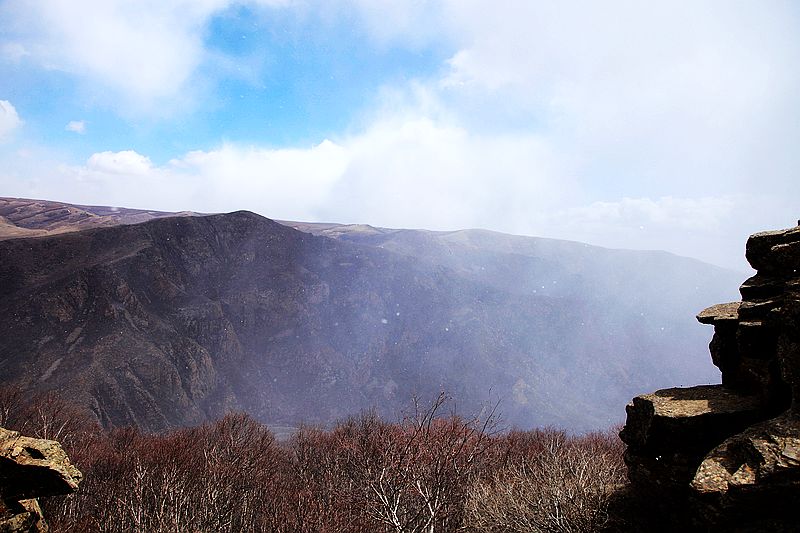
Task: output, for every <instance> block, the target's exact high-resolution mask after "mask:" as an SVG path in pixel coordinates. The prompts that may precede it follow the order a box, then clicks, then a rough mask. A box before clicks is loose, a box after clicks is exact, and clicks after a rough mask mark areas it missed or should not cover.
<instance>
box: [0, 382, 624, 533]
mask: <svg viewBox="0 0 800 533" xmlns="http://www.w3.org/2000/svg"><path fill="white" fill-rule="evenodd" d="M445 404H446V402H445V398H444V396H440V397H439V398H437V399H436V400H435V401H434V402H433V403H432V404H431V405H427V406H424V407H421V406H419V405H415V406H414V409H413V410H412V412H411V413H410V414H409V415H408V416H406V417H404V418H403V419H402V420H401V421H399V422H396V423H389V422H386V421H383V420H381V419H379V418H378V417H377V416H375V415H374V414H371V413H366V414H362V415H360V416H358V417H354V418H350V419H347V420H345V421H342V422H340V423H339V424H337V425H336V426H335V427H334V428H333V429H331V430H322V429H317V428H313V427H305V428H301V429H300V430H299V431H298V432H297V433H296V434H295V435H294V436H293V437H292V438H291V439H289V440H288V441H287V442H277V441H276V440H275V438H274V436H273V435H272V433H271V432H270V431H269V430H268V429H267V428H266V427H265V426H264V425H262V424H260V423H259V422H257V421H256V420H254V419H253V418H251V417H249V416H247V415H244V414H231V415H228V416H226V417H224V418H223V419H221V420H219V421H217V422H214V423H209V424H205V425H202V426H199V427H194V428H187V429H179V430H175V431H172V432H170V433H167V434H163V435H152V434H145V433H142V432H140V431H139V430H137V429H135V428H123V429H114V430H111V431H102V430H101V429H100V428H99V427H97V426H96V425H95V424H94V423H92V422H91V418H89V417H88V416H86V415H85V414H83V413H81V412H80V411H79V410H77V409H75V408H74V407H71V406H70V405H69V404H67V403H66V402H64V401H63V400H61V399H59V398H58V397H57V396H55V395H44V396H38V397H35V398H30V399H27V400H26V397H25V396H23V395H22V394H21V393H20V391H18V390H15V389H10V388H5V389H0V426H4V427H8V428H12V429H17V430H20V431H22V432H24V433H26V434H28V435H31V436H36V437H40V438H51V439H57V440H60V441H61V442H62V444H63V445H64V447H65V448H66V450H67V452H68V453H69V454H70V457H71V458H72V460H73V462H74V463H75V464H76V465H77V466H78V467H79V468H80V470H81V471H82V472H83V473H84V475H85V479H84V481H83V483H82V484H81V487H80V490H79V491H78V492H77V493H76V494H73V495H71V496H67V497H61V498H51V499H49V500H47V501H44V502H42V503H43V505H44V508H45V514H46V516H47V519H48V522H49V523H50V526H51V530H52V531H54V532H109V533H111V532H115V533H116V532H120V533H122V532H126V533H127V532H131V531H136V532H170V533H172V532H174V533H179V532H180V533H191V532H209V533H210V532H251V531H252V532H275V533H283V532H285V533H289V532H291V533H311V532H319V533H325V532H330V533H333V532H337V533H347V532H351V533H367V532H393V533H412V532H413V533H435V532H436V533H438V532H455V531H466V532H489V533H500V532H504V533H506V532H520V533H521V532H525V533H531V532H592V531H610V530H621V529H625V528H624V527H623V526H624V524H623V521H622V520H621V517H620V516H617V515H616V514H615V511H613V508H612V505H613V504H614V501H615V498H616V497H617V496H616V495H617V494H619V489H620V487H623V486H624V483H625V480H624V466H623V464H622V459H621V456H622V445H621V443H620V442H619V439H618V438H617V437H616V434H615V433H613V432H607V433H592V434H588V435H583V436H569V435H567V434H566V433H565V432H563V431H559V430H555V429H540V430H533V431H510V432H504V433H502V434H500V433H498V434H495V433H494V427H493V425H492V417H491V416H489V417H487V418H486V419H485V420H483V421H480V420H477V419H475V420H466V419H463V418H460V417H458V416H455V415H452V414H447V413H446V412H445V407H446V405H445Z"/></svg>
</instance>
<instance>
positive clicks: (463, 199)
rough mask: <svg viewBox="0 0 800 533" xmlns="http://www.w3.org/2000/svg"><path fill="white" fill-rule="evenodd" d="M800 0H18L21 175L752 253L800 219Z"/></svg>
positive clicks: (18, 180)
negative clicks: (753, 239)
mask: <svg viewBox="0 0 800 533" xmlns="http://www.w3.org/2000/svg"><path fill="white" fill-rule="evenodd" d="M796 6H797V4H795V3H794V2H788V1H786V2H780V1H772V0H771V1H765V2H758V3H756V2H746V1H738V2H737V1H691V2H690V1H685V2H683V1H671V2H652V3H642V2H633V1H612V2H604V3H602V4H600V3H595V2H558V3H552V2H544V1H542V2H535V1H531V2H519V1H511V0H509V1H496V2H479V1H473V0H458V1H457V0H441V1H425V0H415V1H410V0H409V1H399V0H373V1H367V0H329V1H326V2H322V1H317V0H249V1H248V0H241V1H231V0H194V1H189V0H169V1H168V0H161V1H155V0H152V1H150V0H142V1H140V2H125V1H122V0H105V1H103V2H98V1H88V0H71V1H64V0H49V1H45V0H0V195H2V196H21V197H33V198H44V199H52V200H62V201H68V202H76V203H92V204H102V205H121V206H128V207H142V208H151V209H163V210H186V209H188V210H196V211H205V212H218V211H229V210H236V209H251V210H253V211H256V212H259V213H261V214H263V215H265V216H269V217H273V218H283V219H301V220H320V221H321V220H325V221H339V222H359V223H370V224H374V225H383V226H390V227H423V228H429V229H456V228H464V227H483V228H489V229H495V230H499V231H506V232H513V233H520V234H527V235H539V236H548V237H556V238H567V239H574V240H581V241H585V242H591V243H594V244H599V245H604V246H611V247H620V248H649V249H666V250H669V251H672V252H675V253H678V254H681V255H688V256H692V257H697V258H700V259H703V260H706V261H710V262H714V263H717V264H721V265H724V266H729V267H732V268H737V269H740V270H742V269H744V268H745V263H744V261H743V258H742V255H743V249H744V240H745V238H746V236H747V235H748V234H749V233H752V232H755V231H758V230H762V229H769V228H776V227H786V226H789V225H792V224H793V223H795V222H796V221H797V219H798V218H799V217H800V185H798V184H799V183H800V179H798V178H799V176H798V171H799V170H800V150H798V149H797V145H798V140H800V102H799V101H798V98H797V96H796V95H797V94H800V69H798V68H797V65H799V64H800V32H798V31H797V28H798V27H800V26H799V25H798V23H800V9H798V7H796Z"/></svg>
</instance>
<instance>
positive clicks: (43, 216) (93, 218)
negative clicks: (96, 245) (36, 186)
mask: <svg viewBox="0 0 800 533" xmlns="http://www.w3.org/2000/svg"><path fill="white" fill-rule="evenodd" d="M196 214H197V213H192V212H190V211H182V212H180V213H167V212H163V211H146V210H143V209H126V208H123V207H101V206H91V205H73V204H65V203H62V202H50V201H47V200H30V199H27V198H2V197H0V240H3V239H10V238H17V237H39V236H42V235H52V234H58V233H68V232H72V231H80V230H83V229H89V228H97V227H106V226H117V225H120V224H138V223H139V222H146V221H148V220H152V219H154V218H162V217H169V216H192V215H196Z"/></svg>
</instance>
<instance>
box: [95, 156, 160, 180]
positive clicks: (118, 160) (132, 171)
mask: <svg viewBox="0 0 800 533" xmlns="http://www.w3.org/2000/svg"><path fill="white" fill-rule="evenodd" d="M86 168H87V169H88V170H89V171H93V172H98V173H104V174H124V175H131V176H136V175H140V176H141V175H145V174H147V173H148V172H149V171H150V170H152V169H153V164H152V163H151V162H150V158H148V157H146V156H143V155H141V154H138V153H136V152H135V151H133V150H124V151H122V152H100V153H96V154H92V156H91V157H90V158H89V161H88V162H87V164H86Z"/></svg>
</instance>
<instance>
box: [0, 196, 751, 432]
mask: <svg viewBox="0 0 800 533" xmlns="http://www.w3.org/2000/svg"><path fill="white" fill-rule="evenodd" d="M0 217H2V218H0V220H1V221H2V224H3V225H2V227H3V231H2V232H0V239H2V240H0V281H2V283H0V287H2V288H1V289H0V312H2V313H3V316H5V317H6V320H4V321H3V324H2V326H0V327H1V328H2V331H0V339H2V340H0V354H2V361H0V365H2V369H3V373H4V376H5V381H6V382H14V383H19V384H21V385H22V386H23V387H24V388H25V389H28V390H38V391H45V390H55V391H60V392H61V393H63V394H65V395H66V396H67V397H69V398H71V399H73V400H75V401H77V402H79V403H80V404H81V405H83V406H85V407H87V408H88V409H90V410H91V412H92V413H93V414H94V416H96V417H97V419H98V420H99V421H101V422H102V423H103V424H104V425H106V426H120V425H128V424H133V425H136V426H139V427H142V428H145V429H151V430H163V429H167V428H171V427H177V426H183V425H191V424H197V423H200V422H203V421H206V420H212V419H215V418H217V417H219V416H221V415H223V414H225V413H226V412H229V411H235V410H244V411H246V412H249V413H251V414H253V415H254V416H256V417H257V418H258V419H259V420H261V421H263V422H266V423H269V424H273V425H289V426H292V425H297V424H299V423H301V422H308V423H319V424H323V425H329V424H331V423H332V422H334V421H336V420H338V419H341V418H343V417H346V416H347V415H350V414H356V413H358V412H359V411H361V410H364V409H369V408H371V407H375V408H377V409H378V412H379V413H380V414H381V415H383V416H385V417H388V418H390V419H391V418H393V417H397V416H399V414H400V413H401V412H402V410H403V409H405V408H407V407H408V405H409V402H410V399H411V398H412V396H414V395H417V396H419V397H420V398H423V399H425V398H432V397H434V396H436V394H438V393H439V392H440V391H442V390H444V391H446V392H448V393H449V394H450V395H451V396H452V397H453V399H454V401H455V405H456V406H457V408H458V410H459V412H462V413H464V414H467V415H469V414H476V413H479V412H480V411H481V409H482V408H485V407H486V406H488V405H492V404H494V403H495V402H497V401H499V402H500V404H499V412H500V413H502V415H503V419H504V423H505V424H506V425H508V426H511V425H517V426H521V427H536V426H544V425H557V426H559V427H565V428H569V429H572V430H590V429H601V428H606V427H608V426H610V425H613V424H617V423H620V422H621V421H622V420H623V417H624V409H623V407H624V405H625V403H626V402H627V400H628V399H629V398H630V397H631V396H632V395H633V394H635V393H636V392H637V391H640V390H649V389H653V388H658V387H659V386H664V385H667V384H674V383H684V384H693V383H696V382H697V381H698V379H700V380H702V381H704V382H707V383H712V382H718V381H719V377H718V376H719V373H718V371H717V370H716V368H714V367H713V366H712V365H711V362H710V360H709V357H708V355H707V344H708V340H709V338H710V332H709V331H707V330H706V329H704V328H703V326H701V325H699V324H697V323H696V322H695V320H694V318H693V317H694V315H695V314H696V313H697V312H698V311H699V310H700V309H702V308H703V307H705V306H707V305H710V304H712V303H714V302H718V301H723V300H726V299H731V298H732V297H734V296H735V288H736V287H737V286H738V284H739V283H740V282H741V281H742V279H743V275H742V274H740V273H737V272H733V271H728V270H724V269H721V268H719V267H715V266H712V265H708V264H704V263H701V262H699V261H696V260H692V259H687V258H682V257H678V256H674V255H672V254H668V253H664V252H646V251H629V250H611V249H605V248H599V247H595V246H590V245H588V244H582V243H577V242H568V241H557V240H552V239H537V238H531V237H519V236H512V235H506V234H501V233H496V232H489V231H483V230H462V231H453V232H431V231H423V230H392V229H383V228H373V227H370V226H358V225H356V226H347V225H336V224H309V223H301V222H283V223H277V222H275V221H272V220H269V219H267V218H264V217H262V216H259V215H257V214H254V213H250V212H245V211H240V212H235V213H229V214H218V215H196V214H191V213H184V214H170V213H157V212H141V211H136V210H127V209H119V208H115V209H112V208H97V207H86V206H74V205H69V204H60V203H57V202H41V201H38V202H37V201H28V200H20V199H9V198H6V199H2V200H0ZM142 220H145V221H144V222H141V221H142ZM131 222H135V223H134V224H131ZM83 228H87V229H83ZM26 231H27V232H39V234H40V236H35V237H20V236H18V235H20V234H25V232H26ZM654 280H657V282H654Z"/></svg>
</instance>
